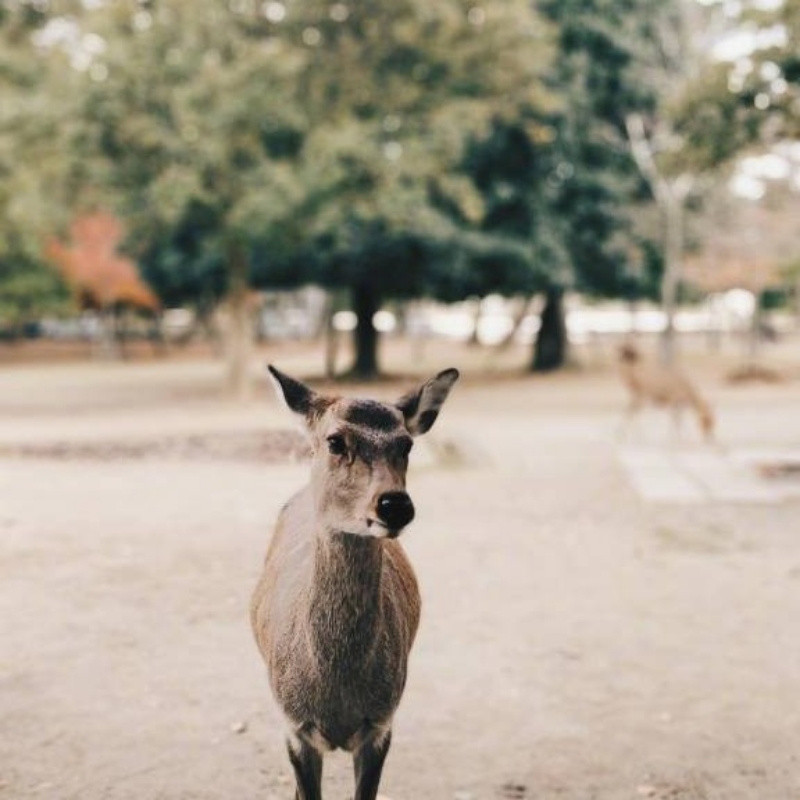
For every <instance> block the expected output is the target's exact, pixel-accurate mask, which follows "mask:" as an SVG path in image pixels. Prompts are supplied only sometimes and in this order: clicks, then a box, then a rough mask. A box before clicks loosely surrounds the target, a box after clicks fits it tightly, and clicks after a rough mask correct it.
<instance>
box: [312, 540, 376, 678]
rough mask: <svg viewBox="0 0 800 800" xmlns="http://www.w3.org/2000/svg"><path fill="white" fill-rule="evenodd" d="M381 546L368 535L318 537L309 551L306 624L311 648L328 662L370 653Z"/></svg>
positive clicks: (373, 634)
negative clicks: (310, 569) (311, 571)
mask: <svg viewBox="0 0 800 800" xmlns="http://www.w3.org/2000/svg"><path fill="white" fill-rule="evenodd" d="M382 563H383V548H382V546H381V542H380V541H379V540H377V539H374V538H372V537H363V536H354V535H351V534H345V533H334V534H332V535H326V536H324V537H319V538H318V539H317V542H316V550H315V554H314V578H313V581H312V592H311V604H310V612H311V613H310V623H311V635H312V640H313V642H314V647H315V650H316V651H317V653H318V655H319V656H320V658H322V659H325V660H326V661H329V662H336V661H338V660H340V659H341V660H343V661H351V662H352V661H353V660H357V659H358V658H359V657H360V656H366V655H367V654H368V653H369V652H371V650H372V648H373V646H374V643H375V640H376V633H377V631H378V629H379V628H380V620H381V601H380V600H381V598H380V584H381V568H382Z"/></svg>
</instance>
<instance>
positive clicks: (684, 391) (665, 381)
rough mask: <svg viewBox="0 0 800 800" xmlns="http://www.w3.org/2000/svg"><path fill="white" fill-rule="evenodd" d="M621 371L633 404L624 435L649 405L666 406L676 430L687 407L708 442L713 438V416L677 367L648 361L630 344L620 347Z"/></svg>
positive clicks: (623, 430) (630, 407) (623, 428)
mask: <svg viewBox="0 0 800 800" xmlns="http://www.w3.org/2000/svg"><path fill="white" fill-rule="evenodd" d="M619 362H620V363H619V369H620V375H621V377H622V381H623V383H624V384H625V385H626V386H627V387H628V392H629V393H630V405H629V406H628V411H627V414H626V417H625V421H624V423H623V427H622V428H621V429H620V433H621V434H622V433H624V432H625V431H626V430H627V428H629V427H630V424H631V422H632V421H633V419H634V417H635V416H636V415H637V414H638V413H639V412H640V411H641V409H642V407H643V406H644V405H646V404H651V405H655V406H664V407H666V408H668V409H670V410H671V411H672V418H673V421H674V423H675V428H676V431H677V430H679V429H680V421H681V414H682V412H683V410H684V408H691V409H692V410H693V411H694V412H695V414H696V415H697V421H698V423H699V425H700V430H701V431H702V432H703V436H704V437H705V439H706V441H709V442H710V441H713V438H714V413H713V411H712V410H711V407H710V406H709V405H708V403H707V402H706V401H705V400H704V399H703V397H702V396H701V394H700V393H699V392H698V391H697V389H696V388H695V386H694V385H693V384H692V382H691V381H690V380H689V379H688V378H687V377H686V376H685V375H684V374H683V373H682V372H681V371H680V370H678V369H676V368H675V367H666V366H661V365H659V364H653V363H648V362H645V361H644V360H643V359H642V357H641V354H640V353H639V351H638V349H637V348H636V346H635V345H633V344H631V343H630V342H628V343H626V344H623V345H622V346H621V347H620V348H619Z"/></svg>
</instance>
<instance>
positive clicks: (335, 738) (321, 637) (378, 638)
mask: <svg viewBox="0 0 800 800" xmlns="http://www.w3.org/2000/svg"><path fill="white" fill-rule="evenodd" d="M334 612H336V613H334ZM406 657H407V654H406V652H405V648H404V643H403V636H402V630H401V627H400V626H398V625H397V621H396V620H395V619H394V618H393V617H392V615H391V614H389V615H385V616H377V615H375V614H371V613H364V612H360V613H359V612H357V611H356V610H354V609H348V608H346V607H341V608H338V609H336V608H328V609H324V610H320V609H317V610H316V613H313V612H312V614H310V615H309V617H308V618H307V619H306V620H304V621H303V623H302V624H300V625H298V627H297V629H295V630H293V631H291V632H287V636H286V638H285V639H284V641H283V644H281V645H279V646H278V648H277V658H276V660H275V662H274V667H275V668H274V670H273V673H274V674H273V686H274V688H275V692H276V695H277V697H278V701H279V702H280V704H281V705H282V707H283V710H284V712H285V713H286V714H287V716H288V717H289V719H290V720H291V721H292V722H293V723H294V724H295V725H296V726H297V727H298V728H299V729H300V728H305V729H313V730H315V731H316V732H317V734H318V735H319V736H321V737H322V739H323V740H324V741H325V742H326V743H327V745H328V746H329V747H331V748H348V743H349V742H352V741H353V740H354V739H355V738H356V737H357V735H358V733H359V731H360V730H361V729H362V728H363V727H364V725H365V724H376V723H382V722H385V721H387V720H389V719H390V718H391V716H392V714H393V713H394V710H395V708H396V707H397V704H398V703H399V701H400V696H401V694H402V691H403V686H404V684H405V676H406Z"/></svg>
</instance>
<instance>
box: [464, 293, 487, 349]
mask: <svg viewBox="0 0 800 800" xmlns="http://www.w3.org/2000/svg"><path fill="white" fill-rule="evenodd" d="M482 319H483V298H482V297H479V298H478V299H477V300H476V301H475V305H474V306H473V309H472V333H471V334H470V336H469V339H468V340H467V344H468V345H470V346H471V347H475V346H476V345H479V344H480V343H481V335H480V333H481V320H482Z"/></svg>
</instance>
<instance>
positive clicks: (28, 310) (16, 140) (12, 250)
mask: <svg viewBox="0 0 800 800" xmlns="http://www.w3.org/2000/svg"><path fill="white" fill-rule="evenodd" d="M47 20H48V14H47V12H46V10H45V8H44V7H43V6H42V5H41V4H28V3H19V4H10V3H7V4H2V5H0V94H2V97H3V102H2V104H0V324H3V325H4V326H6V327H7V328H8V329H9V330H10V331H11V334H12V335H17V334H18V333H19V332H20V331H21V329H22V327H23V326H24V324H25V323H27V322H31V321H33V320H35V319H37V318H38V317H40V316H42V315H44V314H50V313H60V312H62V311H64V310H65V309H66V307H67V305H68V302H67V301H68V292H67V291H66V287H65V285H64V283H63V281H61V280H60V279H59V278H58V276H57V275H56V274H55V273H54V272H53V271H52V269H50V268H48V266H47V265H46V263H45V260H44V258H43V253H42V243H43V241H44V236H45V235H46V233H47V232H49V231H52V229H53V227H54V226H56V225H58V224H59V222H60V221H61V220H62V219H63V218H62V217H61V216H60V215H59V211H58V200H59V197H60V196H59V193H58V191H57V189H55V188H54V186H55V185H56V184H57V183H58V179H59V177H60V175H61V172H60V169H61V166H62V162H61V160H60V159H59V156H58V149H57V148H53V146H52V135H53V128H54V120H55V119H56V118H57V117H58V115H59V113H60V112H61V110H62V109H63V107H64V105H65V103H66V101H65V99H64V97H63V96H61V97H57V98H54V102H53V104H52V105H51V104H43V103H41V87H42V84H43V82H44V81H46V79H47V78H48V66H47V64H45V63H44V62H43V61H42V60H41V59H38V58H36V57H35V53H34V52H33V48H32V37H35V36H36V34H37V32H39V31H41V29H42V27H43V26H44V25H45V24H46V22H47Z"/></svg>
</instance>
